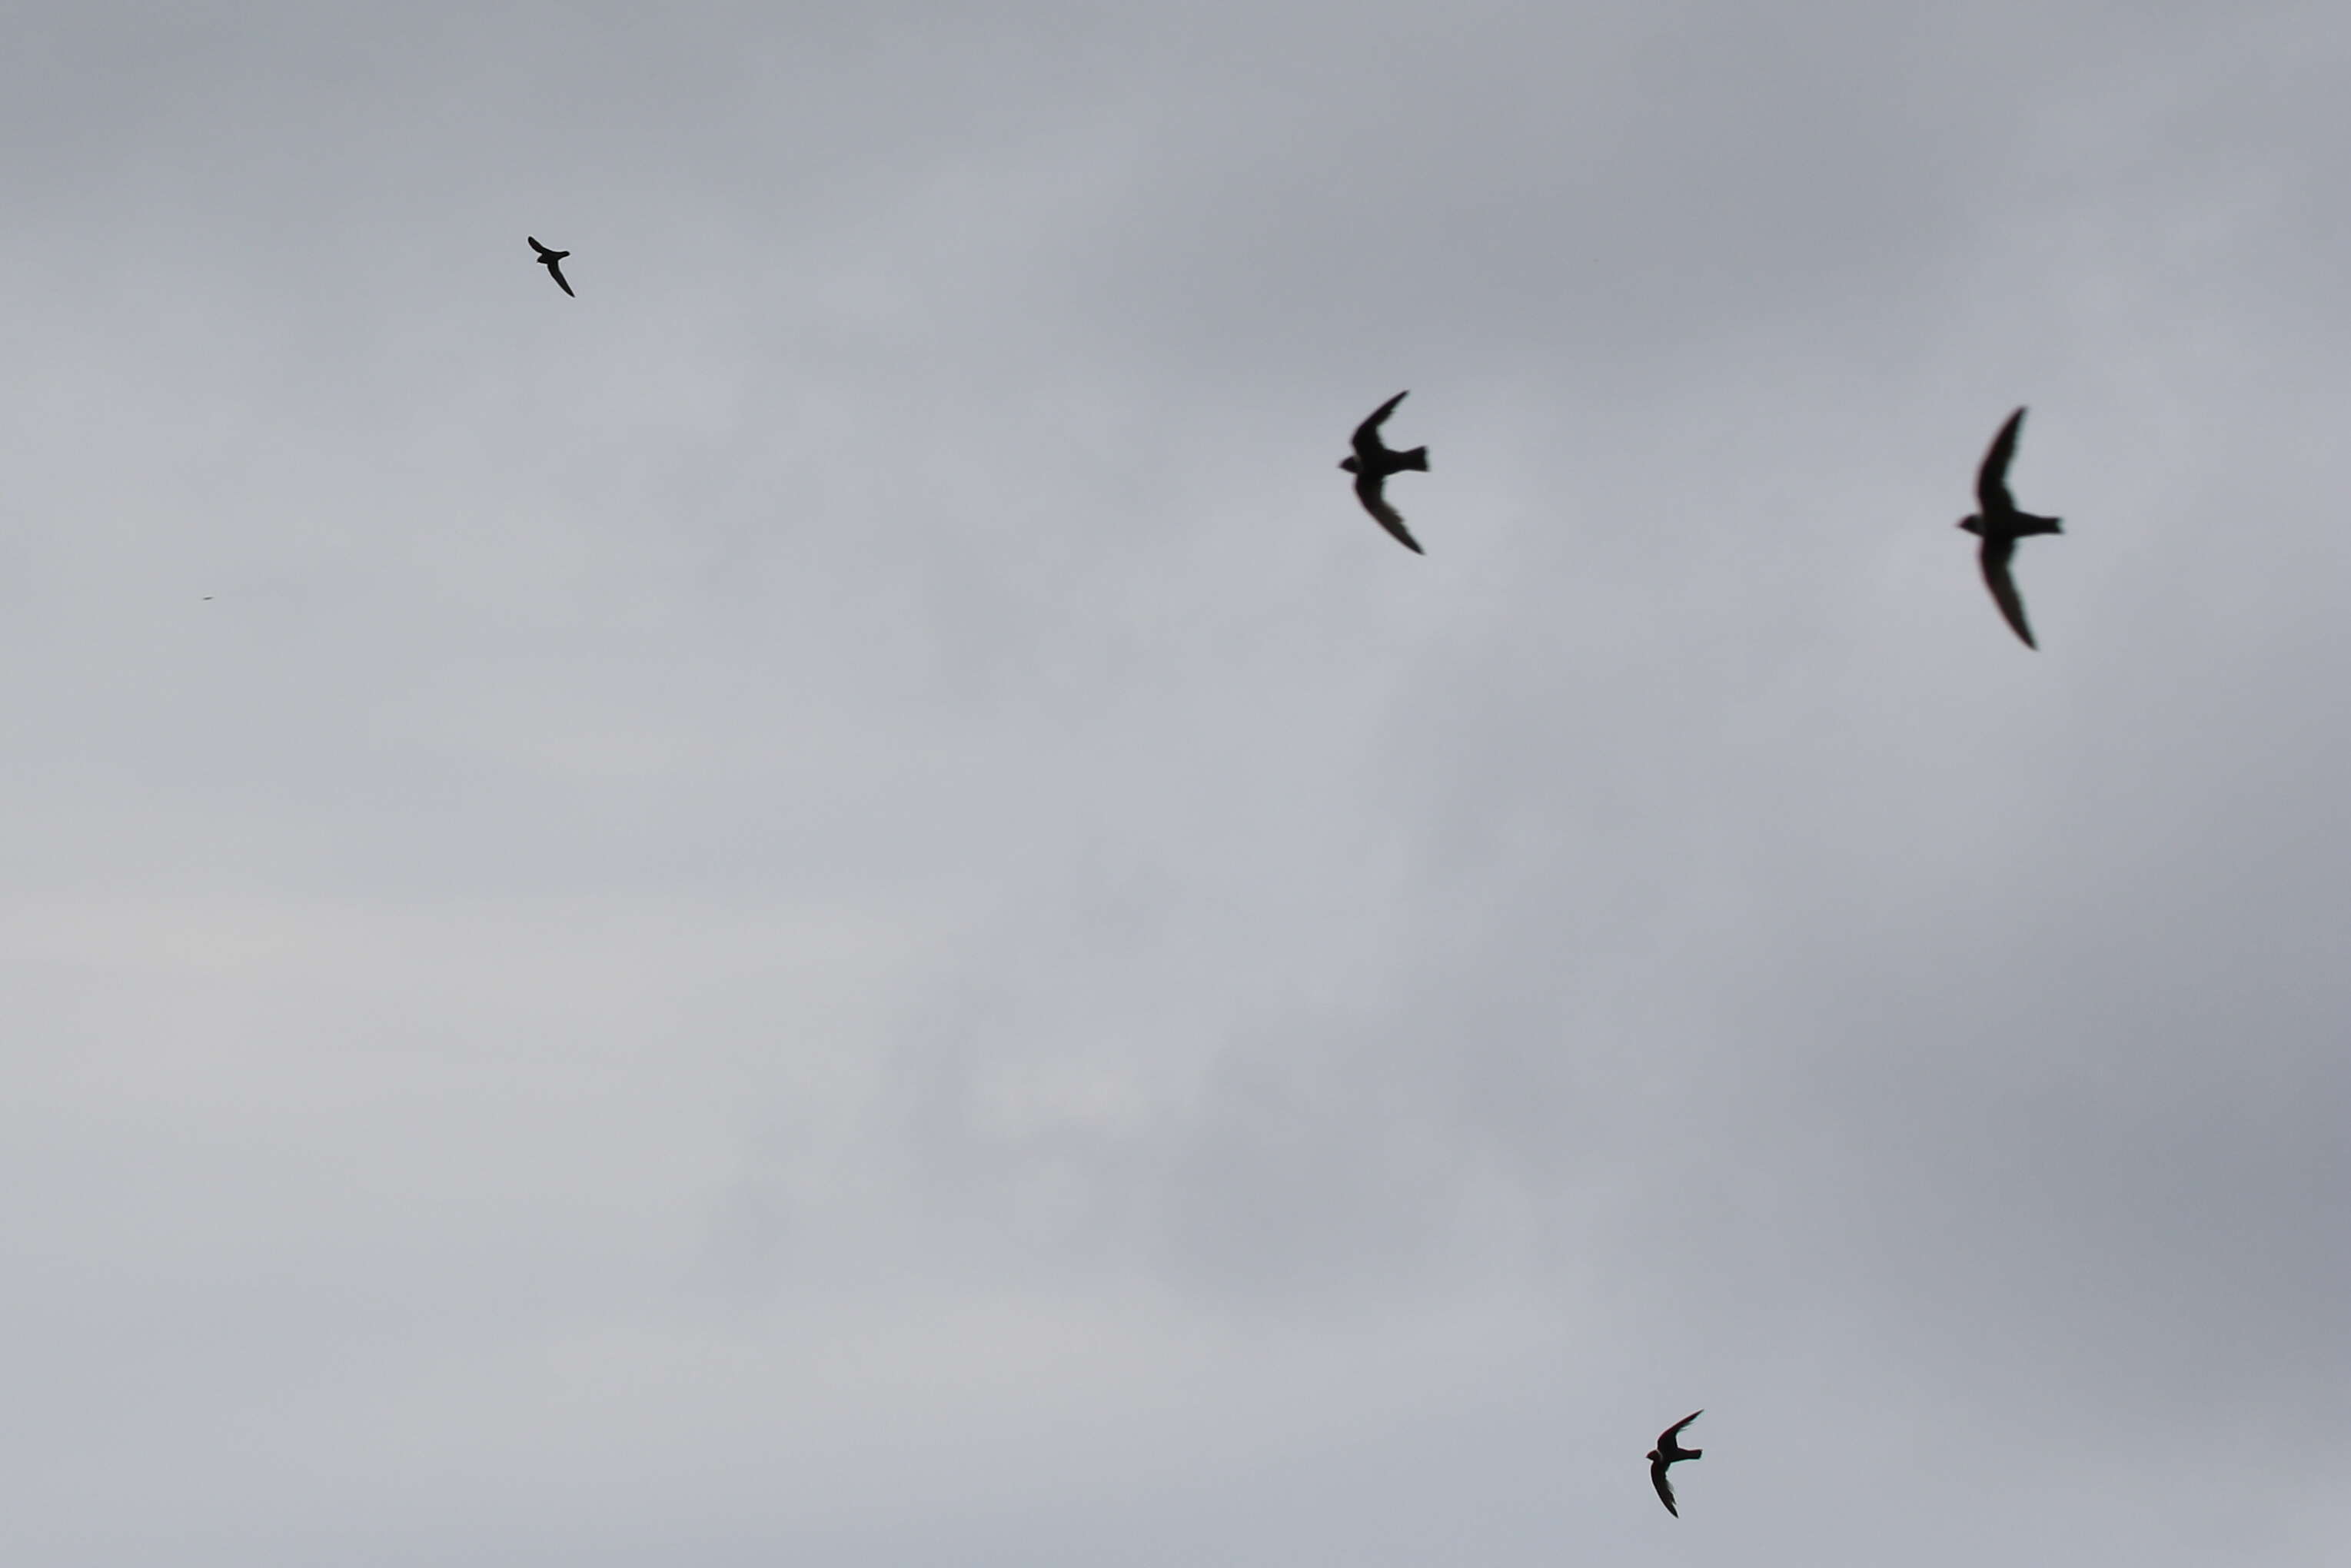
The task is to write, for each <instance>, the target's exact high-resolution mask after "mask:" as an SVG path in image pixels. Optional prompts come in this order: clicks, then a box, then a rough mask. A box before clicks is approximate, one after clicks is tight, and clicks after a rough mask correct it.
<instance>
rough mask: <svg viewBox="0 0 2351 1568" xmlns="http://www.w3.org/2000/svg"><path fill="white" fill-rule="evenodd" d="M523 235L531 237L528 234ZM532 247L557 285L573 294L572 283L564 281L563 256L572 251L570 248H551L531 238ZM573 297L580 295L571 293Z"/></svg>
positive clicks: (567, 292)
mask: <svg viewBox="0 0 2351 1568" xmlns="http://www.w3.org/2000/svg"><path fill="white" fill-rule="evenodd" d="M522 237H523V238H525V239H530V235H523V236H522ZM530 248H531V249H533V250H535V251H537V252H538V265H539V266H541V267H545V268H547V275H548V276H549V277H552V278H553V279H555V287H558V288H560V289H561V290H563V292H564V293H566V294H571V285H569V283H566V282H564V281H563V266H562V262H563V258H564V257H565V256H569V255H570V254H571V253H570V252H569V251H568V250H549V249H548V248H547V247H546V246H543V245H541V244H539V243H538V241H537V240H535V239H530ZM571 298H574V299H577V298H580V296H578V295H577V294H571Z"/></svg>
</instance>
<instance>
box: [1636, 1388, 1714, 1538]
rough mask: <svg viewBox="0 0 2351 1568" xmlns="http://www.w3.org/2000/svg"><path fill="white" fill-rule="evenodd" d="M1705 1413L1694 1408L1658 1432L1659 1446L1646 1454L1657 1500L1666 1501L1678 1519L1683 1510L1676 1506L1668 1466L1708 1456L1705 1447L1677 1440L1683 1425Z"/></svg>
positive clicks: (1650, 1479)
mask: <svg viewBox="0 0 2351 1568" xmlns="http://www.w3.org/2000/svg"><path fill="white" fill-rule="evenodd" d="M1705 1414H1706V1412H1705V1411H1703V1410H1693V1411H1691V1412H1690V1413H1689V1414H1688V1415H1687V1416H1683V1417H1682V1418H1681V1419H1680V1420H1678V1421H1677V1422H1675V1423H1674V1424H1673V1425H1672V1426H1670V1427H1667V1428H1666V1429H1665V1430H1664V1431H1662V1432H1660V1433H1658V1434H1657V1446H1656V1448H1651V1449H1650V1450H1649V1451H1648V1453H1647V1454H1646V1456H1644V1457H1645V1458H1647V1459H1648V1461H1649V1484H1650V1485H1651V1486H1653V1487H1656V1489H1657V1500H1658V1501H1659V1502H1662V1503H1664V1504H1665V1505H1666V1511H1667V1513H1670V1514H1672V1515H1673V1516H1674V1517H1675V1518H1676V1519H1679V1518H1680V1517H1681V1516H1682V1511H1681V1510H1680V1509H1677V1508H1676V1507H1675V1506H1674V1483H1673V1482H1671V1481H1669V1480H1667V1479H1666V1469H1667V1467H1668V1466H1671V1465H1677V1464H1680V1463H1681V1462H1682V1461H1683V1460H1684V1459H1702V1458H1706V1450H1705V1449H1704V1448H1683V1447H1682V1446H1681V1444H1679V1443H1677V1442H1676V1441H1675V1439H1676V1438H1677V1437H1680V1436H1681V1435H1682V1428H1683V1427H1687V1426H1688V1425H1689V1424H1690V1423H1691V1422H1693V1421H1695V1420H1697V1419H1698V1417H1699V1416H1703V1415H1705Z"/></svg>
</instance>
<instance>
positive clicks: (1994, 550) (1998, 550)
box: [1959, 408, 2065, 649]
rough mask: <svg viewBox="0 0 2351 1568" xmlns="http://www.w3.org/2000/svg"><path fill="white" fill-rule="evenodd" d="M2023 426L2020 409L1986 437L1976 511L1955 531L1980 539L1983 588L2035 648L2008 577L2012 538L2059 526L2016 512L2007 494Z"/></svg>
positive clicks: (2057, 520)
mask: <svg viewBox="0 0 2351 1568" xmlns="http://www.w3.org/2000/svg"><path fill="white" fill-rule="evenodd" d="M2023 428H2024V411H2023V410H2022V409H2021V408H2020V409H2018V410H2017V411H2016V412H2015V413H2011V414H2010V415H2009V416H2008V423H2006V424H2003V425H2001V427H2000V434H1998V435H1995V436H1993V437H1992V442H1991V451H1989V452H1987V453H1985V454H1984V460H1983V466H1982V467H1981V468H1979V469H1977V470H1976V505H1977V506H1978V507H1980V508H1982V509H1981V510H1980V511H1979V512H1977V513H1976V515H1975V516H1973V517H1963V518H1961V519H1960V521H1959V527H1961V528H1965V529H1966V530H1967V531H1968V532H1970V533H1971V534H1974V535H1975V536H1976V537H1977V538H1980V539H1982V540H1983V546H1982V548H1981V549H1979V550H1978V551H1977V552H1976V554H1977V558H1978V559H1980V560H1981V561H1982V563H1983V579H1984V586H1985V587H1987V588H1989V589H1991V597H1992V602H1993V603H1995V604H1997V605H1999V606H2000V612H2001V614H2002V615H2004V616H2006V617H2007V618H2008V623H2009V625H2010V626H2011V628H2012V629H2014V631H2015V632H2016V634H2017V635H2018V636H2020V637H2022V638H2023V639H2024V645H2025V646H2026V647H2028V648H2033V649H2038V648H2039V647H2040V646H2041V644H2040V643H2035V642H2034V641H2033V640H2032V627H2030V626H2027V625H2026V624H2025V623H2024V601H2023V599H2022V598H2021V597H2020V596H2019V595H2018V593H2017V591H2016V579H2015V578H2014V577H2012V576H2011V575H2010V574H2009V570H2008V568H2009V562H2010V561H2011V560H2012V559H2014V558H2015V556H2016V541H2017V540H2019V539H2021V538H2024V537H2025V536H2026V535H2028V534H2062V533H2064V531H2065V523H2064V518H2062V517H2034V516H2033V515H2032V513H2031V512H2021V511H2018V510H2017V508H2016V497H2013V496H2011V495H2010V494H2009V493H2008V463H2009V459H2010V458H2011V457H2014V456H2015V455H2016V434H2017V432H2018V431H2020V430H2022V429H2023Z"/></svg>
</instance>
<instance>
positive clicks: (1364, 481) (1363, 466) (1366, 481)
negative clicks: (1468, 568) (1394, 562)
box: [1339, 392, 1428, 555]
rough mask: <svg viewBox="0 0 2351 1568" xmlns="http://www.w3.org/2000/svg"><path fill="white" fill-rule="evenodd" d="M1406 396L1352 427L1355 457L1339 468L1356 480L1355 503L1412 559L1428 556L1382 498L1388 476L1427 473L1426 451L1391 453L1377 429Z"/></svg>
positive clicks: (1399, 396)
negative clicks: (1407, 551)
mask: <svg viewBox="0 0 2351 1568" xmlns="http://www.w3.org/2000/svg"><path fill="white" fill-rule="evenodd" d="M1405 395H1406V394H1405V393H1404V392H1398V393H1396V394H1395V396H1394V397H1392V398H1390V399H1388V401H1387V402H1384V403H1382V404H1380V406H1379V407H1378V408H1376V409H1374V410H1373V412H1372V417H1371V418H1369V419H1367V420H1365V421H1364V423H1361V424H1359V425H1357V426H1355V439H1354V446H1355V455H1353V457H1349V458H1347V459H1345V460H1344V461H1343V462H1342V463H1341V464H1340V465H1339V466H1340V467H1341V468H1343V469H1344V470H1346V471H1347V472H1348V473H1350V474H1353V476H1355V499H1357V500H1358V501H1361V502H1362V503H1363V504H1364V510H1365V511H1367V512H1369V513H1371V515H1372V516H1373V517H1376V518H1378V519H1379V525H1380V527H1382V528H1385V529H1387V531H1388V532H1389V533H1391V534H1394V535H1395V541H1396V543H1398V544H1400V545H1402V546H1404V548H1405V549H1408V550H1410V551H1412V553H1413V554H1415V555H1425V554H1426V553H1427V552H1426V551H1425V550H1423V549H1421V548H1420V545H1419V544H1418V542H1416V540H1415V539H1414V538H1413V537H1412V535H1411V533H1410V532H1409V531H1408V530H1406V528H1405V526H1404V514H1403V513H1402V512H1399V511H1397V510H1396V509H1395V507H1391V506H1389V505H1388V498H1387V496H1386V494H1385V491H1386V488H1387V479H1388V476H1389V475H1391V474H1401V473H1403V472H1404V471H1405V469H1407V468H1409V469H1411V470H1413V471H1414V472H1415V473H1418V474H1426V473H1427V472H1428V448H1427V447H1426V446H1416V447H1414V448H1413V449H1412V450H1411V451H1409V452H1392V451H1390V450H1389V449H1388V448H1387V446H1386V445H1385V444H1383V443H1382V442H1381V440H1380V426H1381V425H1382V424H1383V423H1385V422H1386V420H1387V417H1388V415H1390V414H1392V413H1395V405H1396V404H1398V403H1400V402H1403V401H1404V400H1405Z"/></svg>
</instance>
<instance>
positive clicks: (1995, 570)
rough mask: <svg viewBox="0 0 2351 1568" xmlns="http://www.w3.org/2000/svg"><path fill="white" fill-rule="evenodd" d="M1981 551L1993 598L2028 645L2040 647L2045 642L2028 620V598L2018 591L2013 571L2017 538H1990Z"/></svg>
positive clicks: (1985, 577) (1986, 583)
mask: <svg viewBox="0 0 2351 1568" xmlns="http://www.w3.org/2000/svg"><path fill="white" fill-rule="evenodd" d="M1978 553H1979V555H1980V558H1981V559H1982V561H1983V580H1984V586H1985V587H1987V588H1989V589H1991V598H1992V602H1993V603H1995V604H1997V605H1999V606H2000V612H2001V614H2002V615H2003V616H2005V617H2007V619H2008V623H2009V625H2010V627H2011V629H2013V630H2014V631H2015V632H2016V634H2017V635H2018V636H2020V637H2022V638H2023V639H2024V645H2025V646H2026V647H2028V648H2032V649H2035V650H2038V649H2039V648H2040V646H2041V644H2040V643H2035V642H2034V641H2033V640H2032V627H2030V626H2027V625H2026V624H2025V623H2024V600H2023V598H2022V596H2021V595H2019V594H2018V592H2017V591H2016V579H2015V578H2014V577H2012V576H2011V575H2010V574H2009V570H2008V563H2009V561H2010V559H2011V558H2012V557H2014V556H2015V554H2016V541H2015V540H2014V539H2005V538H1988V539H1986V540H1984V542H1983V549H1981V550H1980V552H1978Z"/></svg>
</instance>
